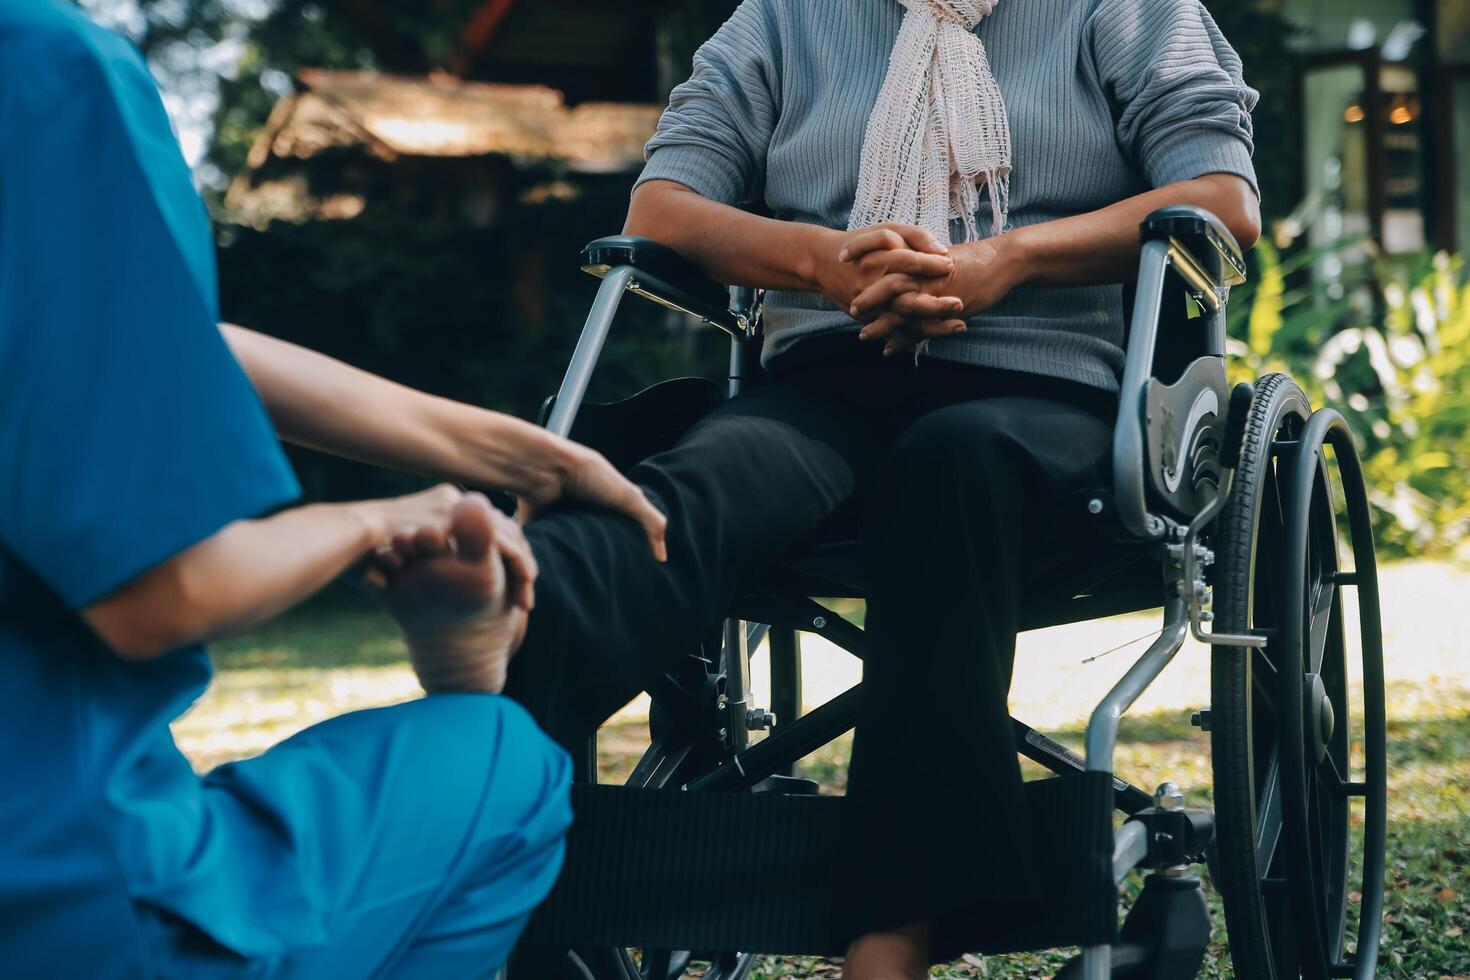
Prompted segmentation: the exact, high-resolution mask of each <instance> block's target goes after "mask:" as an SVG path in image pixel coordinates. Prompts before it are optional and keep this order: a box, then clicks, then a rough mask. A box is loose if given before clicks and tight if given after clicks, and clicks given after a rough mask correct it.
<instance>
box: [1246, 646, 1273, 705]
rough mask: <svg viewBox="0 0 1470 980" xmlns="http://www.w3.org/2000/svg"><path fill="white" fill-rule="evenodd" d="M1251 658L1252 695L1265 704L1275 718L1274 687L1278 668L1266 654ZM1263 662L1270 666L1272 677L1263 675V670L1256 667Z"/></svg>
mask: <svg viewBox="0 0 1470 980" xmlns="http://www.w3.org/2000/svg"><path fill="white" fill-rule="evenodd" d="M1251 659H1252V663H1251V697H1253V698H1255V699H1256V700H1258V701H1260V702H1261V703H1262V704H1264V705H1265V707H1266V710H1267V711H1269V712H1270V713H1271V716H1272V717H1273V718H1274V717H1275V716H1276V694H1275V691H1273V690H1272V688H1273V686H1274V679H1275V677H1276V668H1275V667H1273V666H1271V661H1269V660H1267V659H1266V658H1265V656H1264V655H1263V656H1260V657H1252V658H1251ZM1263 664H1264V665H1265V666H1266V667H1268V668H1269V671H1268V672H1269V674H1270V677H1266V676H1263V673H1262V671H1259V670H1256V669H1255V668H1257V667H1259V666H1261V665H1263Z"/></svg>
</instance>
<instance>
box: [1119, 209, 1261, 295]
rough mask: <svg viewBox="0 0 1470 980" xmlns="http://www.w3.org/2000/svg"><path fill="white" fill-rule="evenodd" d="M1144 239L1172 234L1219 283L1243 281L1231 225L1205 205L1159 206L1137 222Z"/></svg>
mask: <svg viewBox="0 0 1470 980" xmlns="http://www.w3.org/2000/svg"><path fill="white" fill-rule="evenodd" d="M1138 230H1139V235H1140V237H1141V238H1142V239H1143V240H1144V241H1146V242H1147V241H1154V240H1156V239H1161V238H1162V239H1168V238H1172V239H1174V240H1176V241H1177V242H1178V243H1179V244H1180V245H1181V246H1183V247H1184V249H1185V250H1186V251H1188V252H1189V253H1190V255H1191V256H1193V258H1194V260H1195V262H1197V263H1198V264H1199V266H1200V268H1201V269H1202V270H1204V272H1205V274H1206V275H1208V276H1209V277H1210V278H1211V279H1213V280H1214V281H1215V284H1216V285H1219V286H1238V285H1240V284H1241V283H1243V282H1245V256H1244V255H1243V254H1242V253H1241V251H1240V244H1239V243H1238V242H1236V240H1235V236H1234V235H1232V234H1230V229H1228V228H1226V227H1225V225H1224V224H1222V223H1221V221H1220V219H1219V218H1217V217H1215V216H1214V215H1213V214H1211V213H1210V212H1208V211H1206V210H1205V209H1204V208H1198V207H1195V206H1194V205H1192V204H1175V205H1172V206H1171V207H1167V208H1160V209H1159V210H1157V211H1155V212H1154V213H1153V214H1151V215H1149V216H1148V217H1147V218H1145V219H1144V220H1143V224H1141V225H1139V228H1138Z"/></svg>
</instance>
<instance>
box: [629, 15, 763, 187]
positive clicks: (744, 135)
mask: <svg viewBox="0 0 1470 980" xmlns="http://www.w3.org/2000/svg"><path fill="white" fill-rule="evenodd" d="M774 16H775V14H774V11H772V10H771V8H770V4H769V2H768V0H744V2H743V3H741V4H740V6H739V7H738V8H737V9H736V10H735V13H734V14H733V15H732V16H731V17H730V19H729V20H728V21H726V22H725V24H724V26H723V27H721V28H720V29H719V30H718V31H717V32H716V33H715V35H714V37H712V38H710V39H709V40H708V41H706V42H705V43H704V45H703V46H702V47H701V48H700V49H699V50H698V51H697V52H696V53H695V55H694V73H693V75H691V76H690V78H689V80H688V81H686V82H684V83H683V84H682V85H680V86H678V87H677V88H675V89H674V91H673V92H672V93H671V94H670V96H669V107H668V109H666V110H665V111H664V114H663V117H662V118H661V119H660V120H659V124H658V130H657V131H656V132H655V133H654V135H653V138H652V139H651V140H649V142H648V146H647V147H646V151H645V152H646V153H647V157H648V163H647V166H645V167H644V170H643V173H642V175H641V176H639V178H638V183H639V184H642V183H644V182H645V181H649V180H672V181H676V182H677V183H680V184H683V185H685V186H686V187H689V188H690V189H692V190H694V191H695V192H697V193H698V194H700V195H702V196H704V197H707V198H709V199H710V200H712V201H719V202H720V203H722V204H743V203H746V202H749V201H753V200H757V199H758V198H759V197H760V195H761V188H762V185H763V184H764V179H765V166H766V149H767V147H768V146H769V145H770V141H771V133H772V131H773V130H774V129H775V127H776V118H777V112H778V106H777V92H779V85H778V84H777V75H776V67H775V66H776V65H777V63H778V59H777V54H778V50H777V45H778V40H777V38H778V35H777V30H776V25H775V23H774Z"/></svg>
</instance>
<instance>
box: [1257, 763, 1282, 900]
mask: <svg viewBox="0 0 1470 980" xmlns="http://www.w3.org/2000/svg"><path fill="white" fill-rule="evenodd" d="M1281 830H1282V821H1281V756H1280V753H1279V752H1278V751H1277V750H1276V749H1274V748H1273V749H1272V750H1271V759H1270V761H1269V762H1267V763H1266V780H1265V783H1264V784H1263V785H1262V786H1261V789H1260V792H1259V793H1257V794H1256V871H1257V873H1258V874H1260V875H1261V876H1262V877H1265V876H1266V875H1267V874H1269V873H1270V871H1271V862H1272V861H1273V860H1274V859H1275V857H1276V846H1277V845H1278V844H1279V843H1280V842H1281Z"/></svg>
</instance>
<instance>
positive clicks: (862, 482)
mask: <svg viewBox="0 0 1470 980" xmlns="http://www.w3.org/2000/svg"><path fill="white" fill-rule="evenodd" d="M1112 406H1113V398H1112V396H1110V395H1108V394H1106V393H1104V392H1101V391H1099V390H1097V389H1093V388H1089V387H1086V386H1083V385H1078V384H1073V383H1069V382H1063V381H1057V380H1053V379H1046V378H1041V377H1038V376H1032V375H1022V374H1015V373H1011V372H1003V371H993V370H988V369H981V368H972V367H966V366H962V365H953V364H949V363H946V362H941V361H935V360H931V359H928V358H922V357H921V358H919V359H918V360H917V362H915V360H914V359H912V358H907V357H900V358H891V359H885V358H883V357H882V356H881V355H880V354H879V352H878V351H877V350H876V349H875V348H872V347H870V346H868V345H864V344H861V343H860V342H858V341H857V340H856V338H855V337H853V336H851V335H843V336H838V337H826V338H820V339H816V340H811V341H806V342H804V343H802V344H799V345H797V347H796V348H794V349H793V350H792V351H791V352H789V353H788V354H787V356H785V357H784V358H782V360H781V361H780V362H779V363H778V364H777V365H775V367H774V368H773V371H772V376H771V378H770V379H769V381H768V383H766V384H763V385H761V386H759V387H757V388H755V389H753V390H752V391H750V392H749V393H747V394H742V395H741V396H740V397H738V398H735V399H732V400H730V401H729V402H726V403H725V404H723V405H721V406H720V407H719V408H718V409H716V410H715V411H714V412H713V413H711V414H710V415H709V416H708V417H706V418H705V419H704V420H703V421H701V422H700V423H699V424H697V425H696V426H695V427H694V428H693V429H691V430H690V431H689V432H688V433H687V434H686V435H685V436H684V437H683V439H681V440H680V442H679V443H678V445H676V446H675V447H674V448H673V449H670V450H668V451H667V452H663V453H660V454H658V455H656V456H653V457H652V458H650V459H648V460H646V461H645V462H643V463H640V464H639V465H638V466H637V467H635V468H634V470H633V471H632V474H631V476H632V478H633V479H634V480H635V481H636V482H637V483H639V484H640V485H641V486H642V487H643V488H644V490H645V491H646V492H647V493H648V494H649V495H650V497H651V498H652V499H653V500H654V501H655V502H656V503H657V504H658V505H659V506H660V507H661V508H662V509H663V510H664V511H665V513H667V515H668V518H669V531H668V544H669V561H668V563H667V564H665V565H660V564H658V563H657V562H655V561H654V560H653V558H652V556H651V555H650V553H649V549H648V546H647V543H646V541H645V540H644V537H643V534H642V531H641V529H640V528H639V527H638V526H637V525H636V524H634V523H633V522H631V521H629V520H626V519H622V518H619V517H614V516H611V515H608V514H604V513H599V512H596V511H591V510H586V509H562V510H558V511H554V512H550V513H548V514H547V515H546V516H544V517H543V518H541V519H539V520H537V521H535V522H534V523H532V524H531V525H530V526H529V527H528V528H527V535H528V537H529V538H530V540H531V544H532V547H533V548H534V549H535V553H536V558H537V561H538V562H539V563H540V565H541V578H540V581H539V582H538V584H537V593H538V595H537V606H536V611H535V613H534V614H533V615H532V617H531V625H530V629H529V632H528V634H527V637H526V641H525V645H524V646H523V647H522V649H521V651H520V653H519V654H518V655H517V656H516V658H515V660H514V661H513V662H512V665H511V674H510V685H509V688H508V691H509V693H511V694H512V695H513V696H514V697H516V698H517V699H519V700H520V701H522V703H524V704H525V705H526V706H527V707H529V708H530V709H531V711H532V713H533V714H534V715H535V716H536V717H537V719H538V720H539V721H541V722H542V724H543V725H544V726H545V727H546V728H547V730H548V731H549V732H550V733H551V735H552V736H553V737H554V738H556V739H558V740H559V741H562V742H563V743H564V744H567V745H574V744H575V743H576V742H578V741H579V740H581V739H584V738H585V737H586V736H587V735H588V734H590V733H591V732H592V731H593V730H594V729H595V728H596V726H597V725H599V724H600V723H601V722H602V721H604V720H605V719H606V718H608V717H609V716H610V715H611V714H612V713H613V712H615V711H617V710H618V708H620V707H621V706H622V705H624V704H625V703H627V702H628V701H629V700H630V699H631V698H632V697H634V696H635V695H636V694H637V693H638V692H639V691H640V690H642V689H643V687H644V686H645V682H646V681H645V679H647V678H651V677H653V676H656V675H658V674H659V673H662V672H665V671H668V670H671V669H673V667H674V665H676V664H677V663H678V662H679V661H680V658H682V657H684V656H685V655H687V654H688V653H689V652H691V651H692V650H694V649H696V648H697V645H698V644H699V642H700V640H701V639H702V638H704V637H707V636H709V635H710V632H711V630H712V629H714V628H717V626H718V624H719V622H720V620H721V619H722V618H723V616H724V614H725V613H726V612H727V611H728V609H729V607H730V605H731V603H732V601H733V600H734V599H735V597H736V596H737V593H738V592H739V590H740V589H741V588H742V587H744V586H746V585H748V584H749V583H751V582H752V581H753V580H754V579H755V578H756V577H757V576H758V575H759V574H760V573H761V571H762V570H763V569H764V568H766V567H767V566H769V565H770V564H771V563H772V562H773V561H776V560H778V559H780V558H782V557H783V556H785V555H787V554H790V553H792V552H793V551H799V550H800V549H801V548H802V547H803V546H804V545H806V544H808V543H809V542H811V541H812V540H813V538H814V537H816V536H817V535H818V534H819V533H820V532H821V531H822V529H823V528H824V526H826V525H827V524H828V523H829V522H830V521H832V520H834V519H839V518H840V516H841V515H842V514H843V512H845V511H846V512H849V513H851V514H852V515H853V516H854V518H855V523H860V526H861V532H862V535H863V537H864V541H865V551H866V557H865V561H866V563H867V566H868V567H867V569H866V574H867V581H868V583H869V595H868V613H867V630H868V636H869V641H870V642H869V648H870V652H869V654H868V656H867V658H866V659H865V661H864V664H863V681H864V683H863V691H864V694H863V709H862V714H861V716H860V721H859V724H858V727H857V734H856V738H855V744H854V747H853V753H852V764H851V769H850V773H849V795H850V796H851V797H853V799H854V801H855V811H856V813H857V815H858V816H857V819H856V820H855V823H854V833H855V835H856V839H855V840H854V843H853V868H852V870H851V874H852V876H853V878H852V881H851V882H850V887H848V888H846V889H845V893H846V894H847V895H848V896H849V898H850V899H851V901H852V917H853V924H854V929H855V931H856V932H863V931H870V930H872V929H875V928H884V927H890V926H895V925H900V924H904V923H908V922H914V921H920V920H932V919H941V920H942V919H945V918H946V917H949V916H953V915H956V914H961V913H962V910H965V909H967V908H970V907H972V906H976V905H980V904H983V903H986V902H991V901H1010V902H1014V901H1018V900H1019V901H1026V900H1028V899H1034V898H1036V896H1034V895H1031V894H1030V892H1029V885H1028V883H1029V881H1030V878H1031V876H1030V875H1029V874H1028V873H1027V868H1026V867H1025V855H1026V854H1027V853H1028V852H1029V848H1028V847H1027V846H1025V843H1024V841H1021V840H1018V839H1017V835H1024V834H1025V832H1026V831H1025V828H1026V826H1027V821H1026V814H1025V813H1024V807H1023V802H1022V796H1021V774H1020V769H1019V765H1018V762H1017V758H1016V749H1015V744H1014V739H1013V737H1012V732H1011V727H1010V723H1009V720H1008V719H1009V714H1008V711H1007V704H1006V701H1007V694H1008V691H1009V688H1010V681H1011V668H1012V661H1013V659H1014V653H1015V638H1016V633H1017V631H1018V629H1019V627H1020V624H1021V616H1022V603H1023V599H1024V595H1025V593H1026V584H1027V582H1028V580H1034V578H1035V577H1036V576H1037V575H1039V574H1042V573H1044V571H1045V570H1046V568H1047V567H1048V566H1049V565H1050V564H1052V563H1053V562H1055V561H1057V560H1060V559H1061V558H1062V557H1064V556H1065V554H1066V552H1067V550H1068V549H1075V548H1076V547H1077V546H1078V545H1077V541H1078V540H1079V538H1078V536H1077V535H1076V534H1073V533H1071V528H1070V527H1069V524H1068V521H1067V519H1066V516H1065V515H1066V513H1067V512H1069V511H1070V510H1071V508H1064V507H1063V506H1062V504H1063V503H1064V501H1066V500H1067V499H1068V498H1069V496H1070V494H1071V493H1072V492H1073V491H1075V490H1077V489H1079V488H1083V487H1091V486H1100V485H1103V484H1102V479H1103V472H1102V466H1103V464H1104V462H1105V461H1106V457H1107V455H1108V449H1109V446H1110V444H1111V438H1112V423H1111V417H1112V413H1113V407H1112ZM1018 845H1019V846H1018Z"/></svg>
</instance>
